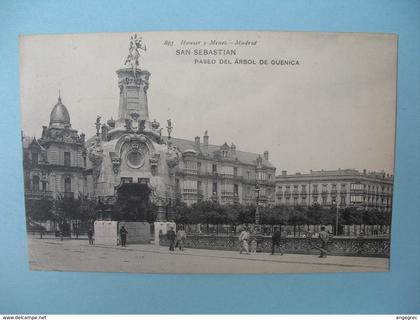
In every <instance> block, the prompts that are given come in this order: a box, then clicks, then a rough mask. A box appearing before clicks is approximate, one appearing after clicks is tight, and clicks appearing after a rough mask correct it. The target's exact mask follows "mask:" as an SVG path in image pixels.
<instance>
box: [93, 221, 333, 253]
mask: <svg viewBox="0 0 420 320" xmlns="http://www.w3.org/2000/svg"><path fill="white" fill-rule="evenodd" d="M87 234H88V238H89V244H93V230H92V228H89V230H88V232H87ZM119 234H120V239H121V246H122V247H125V246H126V243H127V234H128V231H127V229H125V227H124V226H121V228H120V230H119ZM166 236H167V238H168V240H169V251H175V248H179V250H180V251H184V248H185V242H186V240H187V234H186V232H185V230H184V228H183V226H180V227H179V228H178V231H177V232H175V231H174V227H170V229H169V230H168V232H167V234H166ZM319 239H320V240H321V241H320V246H317V247H316V249H318V250H319V251H320V255H319V258H326V257H327V254H328V252H327V244H328V241H329V234H328V232H327V231H325V227H321V231H320V232H319ZM276 247H277V248H278V249H279V251H280V254H281V255H283V254H284V251H285V250H284V246H283V244H282V233H281V231H280V230H279V229H278V228H277V229H275V230H274V233H273V235H272V236H271V254H272V255H274V253H275V248H276ZM242 252H245V253H246V254H251V253H255V252H257V237H256V234H255V233H249V231H248V228H246V227H245V228H244V229H243V230H242V231H241V233H240V234H239V253H240V254H242Z"/></svg>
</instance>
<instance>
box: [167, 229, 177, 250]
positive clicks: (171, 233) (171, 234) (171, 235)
mask: <svg viewBox="0 0 420 320" xmlns="http://www.w3.org/2000/svg"><path fill="white" fill-rule="evenodd" d="M166 236H167V238H168V240H169V251H174V250H175V248H174V247H175V238H176V234H175V231H174V227H171V229H170V230H169V231H168V232H167V233H166Z"/></svg>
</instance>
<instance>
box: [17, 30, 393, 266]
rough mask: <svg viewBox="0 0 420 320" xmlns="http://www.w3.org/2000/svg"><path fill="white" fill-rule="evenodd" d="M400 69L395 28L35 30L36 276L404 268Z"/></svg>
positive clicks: (25, 77) (26, 93)
mask: <svg viewBox="0 0 420 320" xmlns="http://www.w3.org/2000/svg"><path fill="white" fill-rule="evenodd" d="M396 60H397V36H396V35H392V34H369V33H366V34H363V33H315V32H250V31H247V32H137V33H136V32H133V33H101V34H70V35H33V36H21V38H20V72H21V75H20V81H21V114H22V160H23V170H24V195H25V207H26V212H25V217H26V222H27V239H28V248H29V253H28V260H29V266H30V269H31V270H61V271H104V272H141V273H185V274H194V273H230V274H237V273H257V274H258V273H261V274H264V273H291V272H293V273H306V272H363V271H369V272H372V271H388V270H389V258H390V241H391V228H390V226H391V215H392V194H393V175H394V172H393V171H394V141H395V114H396V68H397V64H396ZM22 214H23V213H22Z"/></svg>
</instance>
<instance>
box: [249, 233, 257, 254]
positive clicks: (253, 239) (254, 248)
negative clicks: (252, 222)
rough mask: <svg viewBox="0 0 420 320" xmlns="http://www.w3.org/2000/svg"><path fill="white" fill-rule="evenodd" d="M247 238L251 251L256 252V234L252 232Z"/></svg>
mask: <svg viewBox="0 0 420 320" xmlns="http://www.w3.org/2000/svg"><path fill="white" fill-rule="evenodd" d="M249 240H250V241H251V253H256V252H257V244H258V243H257V236H256V234H255V233H253V234H252V235H251V236H250V238H249Z"/></svg>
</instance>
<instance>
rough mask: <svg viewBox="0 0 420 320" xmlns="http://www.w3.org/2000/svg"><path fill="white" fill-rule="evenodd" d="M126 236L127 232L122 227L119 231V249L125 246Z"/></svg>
mask: <svg viewBox="0 0 420 320" xmlns="http://www.w3.org/2000/svg"><path fill="white" fill-rule="evenodd" d="M127 234H128V231H127V230H126V229H125V227H124V226H122V227H121V229H120V238H121V247H125V246H126V243H127Z"/></svg>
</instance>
